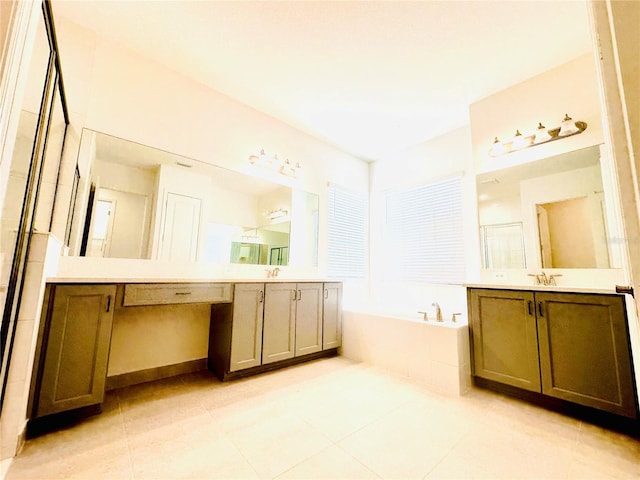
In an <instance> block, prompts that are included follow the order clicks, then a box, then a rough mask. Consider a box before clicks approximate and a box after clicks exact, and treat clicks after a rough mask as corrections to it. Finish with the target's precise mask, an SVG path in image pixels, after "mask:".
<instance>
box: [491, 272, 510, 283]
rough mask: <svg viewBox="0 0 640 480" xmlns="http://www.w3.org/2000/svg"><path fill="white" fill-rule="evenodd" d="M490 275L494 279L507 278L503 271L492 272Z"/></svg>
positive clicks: (502, 279)
mask: <svg viewBox="0 0 640 480" xmlns="http://www.w3.org/2000/svg"><path fill="white" fill-rule="evenodd" d="M492 275H493V279H494V280H501V281H504V280H506V279H507V274H506V273H505V272H493V274H492Z"/></svg>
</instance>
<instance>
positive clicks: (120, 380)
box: [105, 358, 207, 391]
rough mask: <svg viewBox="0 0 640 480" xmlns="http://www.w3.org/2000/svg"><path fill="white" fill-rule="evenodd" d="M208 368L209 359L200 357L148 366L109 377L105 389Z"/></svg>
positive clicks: (113, 388)
mask: <svg viewBox="0 0 640 480" xmlns="http://www.w3.org/2000/svg"><path fill="white" fill-rule="evenodd" d="M206 369H207V359H206V358H199V359H197V360H189V361H188V362H181V363H174V364H173V365H163V366H162V367H154V368H147V369H145V370H138V371H135V372H127V373H121V374H120V375H112V376H110V377H107V383H106V385H105V390H107V391H109V390H115V389H117V388H123V387H129V386H131V385H138V384H139V383H146V382H153V381H154V380H160V379H162V378H168V377H175V376H176V375H184V374H185V373H193V372H198V371H200V370H206Z"/></svg>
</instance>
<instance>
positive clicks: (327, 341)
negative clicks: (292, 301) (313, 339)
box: [322, 283, 342, 350]
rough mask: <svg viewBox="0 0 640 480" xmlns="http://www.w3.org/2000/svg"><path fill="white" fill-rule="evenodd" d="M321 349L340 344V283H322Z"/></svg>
mask: <svg viewBox="0 0 640 480" xmlns="http://www.w3.org/2000/svg"><path fill="white" fill-rule="evenodd" d="M322 317H323V325H322V349H323V350H327V349H329V348H336V347H339V346H340V345H342V284H341V283H325V284H324V304H323V313H322Z"/></svg>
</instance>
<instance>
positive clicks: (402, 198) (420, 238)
mask: <svg viewBox="0 0 640 480" xmlns="http://www.w3.org/2000/svg"><path fill="white" fill-rule="evenodd" d="M386 225H387V232H386V233H387V250H388V258H389V260H390V261H389V263H388V265H389V266H390V268H391V270H392V272H390V273H392V274H393V275H394V277H395V278H397V279H400V280H406V281H415V282H423V283H462V282H463V281H464V275H465V262H464V229H463V223H462V178H461V177H454V178H449V179H446V180H442V181H438V182H434V183H431V184H428V185H423V186H420V187H417V188H412V189H408V190H403V191H397V192H391V193H388V194H387V195H386Z"/></svg>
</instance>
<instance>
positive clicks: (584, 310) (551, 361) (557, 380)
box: [536, 293, 636, 417]
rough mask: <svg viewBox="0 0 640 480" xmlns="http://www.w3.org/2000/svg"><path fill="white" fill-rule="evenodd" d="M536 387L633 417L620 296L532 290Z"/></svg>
mask: <svg viewBox="0 0 640 480" xmlns="http://www.w3.org/2000/svg"><path fill="white" fill-rule="evenodd" d="M536 302H537V304H538V305H537V306H538V334H539V341H540V368H541V373H542V393H544V394H546V395H551V396H554V397H557V398H561V399H564V400H568V401H571V402H575V403H579V404H581V405H586V406H589V407H594V408H598V409H601V410H606V411H609V412H613V413H616V414H619V415H624V416H627V417H636V407H635V400H634V389H633V379H632V378H633V377H632V373H631V361H630V351H629V341H628V334H627V322H626V315H625V309H624V298H623V297H622V296H618V295H592V294H570V293H566V294H561V293H536Z"/></svg>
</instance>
